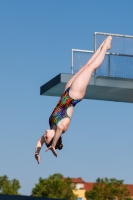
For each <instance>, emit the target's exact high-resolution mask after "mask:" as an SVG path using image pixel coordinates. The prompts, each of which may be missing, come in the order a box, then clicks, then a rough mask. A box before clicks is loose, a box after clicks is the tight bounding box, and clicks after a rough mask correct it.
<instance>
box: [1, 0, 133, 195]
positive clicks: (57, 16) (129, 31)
mask: <svg viewBox="0 0 133 200" xmlns="http://www.w3.org/2000/svg"><path fill="white" fill-rule="evenodd" d="M132 19H133V1H132V0H122V1H121V0H100V1H99V0H93V1H92V0H83V1H81V0H71V1H70V0H68V1H67V0H63V1H61V0H56V1H55V0H28V1H27V0H19V1H18V0H0V92H1V94H0V158H1V159H0V176H3V175H7V176H8V178H9V179H10V180H11V179H14V178H16V179H18V180H19V181H20V185H21V186H22V188H21V189H20V190H19V193H20V194H22V195H30V194H31V191H32V188H34V187H35V184H37V183H38V180H39V178H40V177H42V178H48V176H49V175H52V174H54V173H61V174H62V175H63V176H64V177H73V178H77V177H82V179H83V180H84V181H86V182H95V181H96V179H97V178H98V177H99V178H105V177H107V178H116V179H119V180H124V183H127V184H133V159H132V152H133V131H132V124H133V122H132V112H133V105H132V104H131V103H120V102H109V101H108V102H107V101H98V100H89V99H88V100H83V101H82V102H81V103H79V104H77V106H76V108H75V110H74V115H73V118H72V122H71V124H70V127H69V129H68V131H67V132H66V133H65V134H64V135H63V145H64V147H63V149H62V150H61V151H58V150H57V153H58V158H56V157H54V156H53V154H52V153H51V152H50V151H49V152H47V153H46V152H45V150H46V147H45V146H43V148H42V150H41V153H40V155H41V163H40V165H38V164H37V162H36V160H35V159H34V151H35V145H36V142H37V140H38V138H39V137H40V136H42V135H43V134H44V132H45V130H46V129H49V124H48V119H49V116H50V114H51V112H52V111H53V109H54V107H55V106H56V103H57V101H58V99H59V97H48V96H40V86H42V85H43V84H44V83H46V82H47V81H49V80H50V79H52V78H53V77H55V76H56V75H58V74H59V73H71V49H73V48H75V49H76V48H77V49H86V50H94V37H93V36H94V32H106V33H115V34H122V35H133V21H132Z"/></svg>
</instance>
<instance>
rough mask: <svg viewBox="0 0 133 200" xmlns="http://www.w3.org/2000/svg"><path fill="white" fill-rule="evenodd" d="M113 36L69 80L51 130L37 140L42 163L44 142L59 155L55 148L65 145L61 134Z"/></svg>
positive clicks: (51, 118) (53, 116) (54, 113)
mask: <svg viewBox="0 0 133 200" xmlns="http://www.w3.org/2000/svg"><path fill="white" fill-rule="evenodd" d="M111 40H112V37H111V36H108V37H107V38H106V39H105V40H104V41H103V43H102V44H101V45H100V47H99V48H98V49H97V51H96V52H95V53H94V54H93V56H92V57H91V58H90V59H89V61H88V62H87V63H86V64H85V65H84V66H83V67H82V68H81V69H80V70H79V71H78V72H77V73H76V74H75V75H73V76H72V78H71V79H70V80H69V81H68V83H67V84H66V86H65V90H64V92H63V94H62V95H61V98H60V100H59V102H58V104H57V105H56V107H55V109H54V110H53V112H52V114H51V116H50V118H49V125H50V130H46V131H45V134H44V135H43V136H42V137H41V138H40V139H39V140H38V141H37V144H36V149H35V158H36V160H37V162H38V164H39V163H40V156H39V152H40V150H41V147H42V145H43V143H45V144H46V146H47V150H46V151H48V150H51V151H52V153H53V154H54V156H56V157H57V153H56V150H55V149H59V150H61V149H62V147H63V144H62V139H61V134H62V133H65V132H66V131H67V129H68V127H69V124H70V120H71V118H72V114H73V110H74V107H75V105H76V104H77V103H78V102H80V101H81V100H82V99H83V97H84V95H85V92H86V88H87V86H88V83H89V81H90V79H91V75H92V74H93V72H94V71H95V70H96V69H97V68H98V67H99V66H100V65H101V64H102V62H103V60H104V57H105V54H106V51H107V50H108V49H110V48H111Z"/></svg>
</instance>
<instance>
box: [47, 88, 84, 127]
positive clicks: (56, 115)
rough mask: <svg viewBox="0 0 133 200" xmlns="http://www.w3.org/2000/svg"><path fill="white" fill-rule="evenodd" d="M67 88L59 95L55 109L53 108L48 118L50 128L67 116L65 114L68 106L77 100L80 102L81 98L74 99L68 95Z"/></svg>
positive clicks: (74, 103)
mask: <svg viewBox="0 0 133 200" xmlns="http://www.w3.org/2000/svg"><path fill="white" fill-rule="evenodd" d="M69 90H70V87H69V88H67V89H66V91H65V92H63V94H62V95H61V98H60V100H59V102H58V103H57V105H56V107H55V109H54V110H53V112H52V114H51V116H50V118H49V125H50V128H52V126H56V127H57V126H58V123H59V122H60V121H61V120H62V119H64V118H69V119H71V118H70V117H69V115H68V114H67V110H68V108H69V107H71V106H73V107H74V106H75V105H76V104H77V103H78V102H80V101H81V100H74V99H72V98H71V97H70V96H69Z"/></svg>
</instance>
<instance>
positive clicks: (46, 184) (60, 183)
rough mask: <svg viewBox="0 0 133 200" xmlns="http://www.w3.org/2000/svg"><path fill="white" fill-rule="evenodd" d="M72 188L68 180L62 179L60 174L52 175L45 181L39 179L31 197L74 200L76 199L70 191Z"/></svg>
mask: <svg viewBox="0 0 133 200" xmlns="http://www.w3.org/2000/svg"><path fill="white" fill-rule="evenodd" d="M74 188H75V185H74V184H73V183H72V180H71V179H70V178H64V177H63V175H62V174H53V175H51V176H49V177H48V178H47V179H42V178H39V183H38V184H36V185H35V187H34V188H33V189H32V195H33V196H42V197H47V198H60V199H69V200H74V199H75V198H76V197H77V196H76V195H74V193H73V191H72V190H73V189H74Z"/></svg>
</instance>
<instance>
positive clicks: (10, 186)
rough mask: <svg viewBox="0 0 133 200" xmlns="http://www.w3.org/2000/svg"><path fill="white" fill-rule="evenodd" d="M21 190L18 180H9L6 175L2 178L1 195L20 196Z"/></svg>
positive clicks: (0, 184) (0, 182)
mask: <svg viewBox="0 0 133 200" xmlns="http://www.w3.org/2000/svg"><path fill="white" fill-rule="evenodd" d="M20 188H21V186H20V183H19V181H18V180H17V179H13V180H9V179H8V177H7V176H6V175H4V176H0V194H18V189H20Z"/></svg>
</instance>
